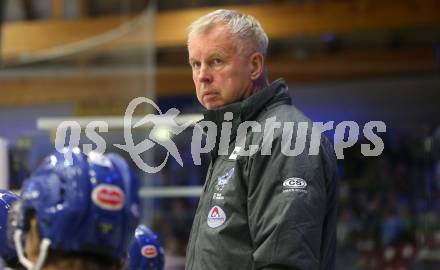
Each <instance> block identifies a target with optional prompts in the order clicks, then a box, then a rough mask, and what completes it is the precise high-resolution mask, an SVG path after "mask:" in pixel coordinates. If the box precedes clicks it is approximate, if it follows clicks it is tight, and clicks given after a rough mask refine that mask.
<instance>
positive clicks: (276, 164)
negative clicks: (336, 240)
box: [247, 139, 326, 270]
mask: <svg viewBox="0 0 440 270" xmlns="http://www.w3.org/2000/svg"><path fill="white" fill-rule="evenodd" d="M293 145H294V144H293ZM306 150H308V148H307V147H306ZM306 150H305V151H303V152H304V153H303V154H300V155H298V156H286V155H284V154H282V153H281V139H275V140H274V141H273V145H272V154H271V155H261V154H260V153H257V154H255V155H253V156H251V157H250V158H249V160H248V166H247V167H248V169H247V172H248V197H247V206H248V220H249V229H250V232H251V238H252V241H253V245H254V249H253V260H254V263H255V265H254V269H307V270H311V269H318V268H319V258H320V246H321V238H322V237H321V236H322V230H323V222H324V218H325V213H326V180H325V177H326V176H325V174H326V173H325V171H326V170H325V169H324V165H323V162H325V161H324V158H323V156H322V153H321V152H322V149H321V151H320V154H319V155H315V156H313V155H312V156H310V155H308V151H306Z"/></svg>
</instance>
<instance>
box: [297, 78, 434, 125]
mask: <svg viewBox="0 0 440 270" xmlns="http://www.w3.org/2000/svg"><path fill="white" fill-rule="evenodd" d="M290 90H291V95H292V97H293V103H294V104H295V105H297V106H298V107H299V108H300V109H301V110H303V111H304V112H305V113H306V114H307V115H308V116H309V117H310V118H311V119H312V120H314V121H325V122H326V121H335V122H340V121H346V120H352V121H356V122H359V123H364V122H367V121H371V120H375V121H384V122H385V123H386V124H387V126H390V127H392V128H396V129H413V128H418V127H419V126H420V125H423V124H427V125H438V124H440V76H420V77H401V78H386V79H370V80H364V81H351V82H350V81H348V82H331V83H329V82H327V83H321V84H314V85H290Z"/></svg>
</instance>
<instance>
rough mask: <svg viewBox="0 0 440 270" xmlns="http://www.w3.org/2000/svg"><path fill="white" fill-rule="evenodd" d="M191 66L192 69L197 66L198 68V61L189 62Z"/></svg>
mask: <svg viewBox="0 0 440 270" xmlns="http://www.w3.org/2000/svg"><path fill="white" fill-rule="evenodd" d="M191 67H192V68H193V69H198V68H200V63H199V62H192V63H191Z"/></svg>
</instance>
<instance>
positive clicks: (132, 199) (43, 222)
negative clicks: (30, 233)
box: [14, 148, 139, 268]
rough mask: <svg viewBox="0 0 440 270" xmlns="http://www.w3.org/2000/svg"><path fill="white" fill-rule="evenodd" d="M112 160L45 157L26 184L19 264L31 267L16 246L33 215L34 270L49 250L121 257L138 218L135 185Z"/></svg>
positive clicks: (68, 152)
mask: <svg viewBox="0 0 440 270" xmlns="http://www.w3.org/2000/svg"><path fill="white" fill-rule="evenodd" d="M114 156H116V155H114ZM112 159H115V158H109V157H108V156H105V155H101V154H99V153H96V152H90V153H89V154H88V155H85V154H83V153H81V151H80V150H79V149H78V148H73V149H67V148H66V149H64V150H63V151H62V152H61V153H60V152H56V153H54V154H53V155H51V156H49V157H47V158H46V159H45V160H44V162H43V164H42V165H41V166H40V167H39V168H38V169H37V170H36V171H35V172H34V173H33V174H32V175H31V177H30V178H29V179H27V180H26V181H25V183H24V184H23V187H22V194H21V196H22V204H21V209H20V214H19V218H18V228H19V229H17V230H16V231H15V232H14V241H15V245H16V248H17V253H18V256H19V259H20V262H21V263H22V264H23V265H25V266H26V267H27V268H32V267H34V266H33V265H32V263H31V262H30V261H28V260H27V259H26V258H25V257H24V255H23V252H22V247H21V246H20V243H21V234H22V233H26V231H27V230H29V221H30V217H31V215H32V214H34V215H35V217H36V218H37V221H38V229H39V233H40V236H41V238H42V246H41V247H40V257H39V259H38V261H37V263H36V265H37V267H36V268H38V265H39V264H41V265H42V264H43V263H44V260H45V256H46V254H45V253H46V252H47V249H48V248H49V249H53V250H58V251H64V252H80V253H88V254H96V255H101V256H107V257H111V258H114V259H123V258H125V257H126V255H127V252H128V249H129V246H130V244H131V241H132V238H133V237H132V235H133V232H134V230H135V228H136V226H137V224H138V220H139V197H138V195H137V192H138V188H139V183H138V180H137V178H136V177H135V175H134V174H127V173H126V172H125V171H123V170H122V169H121V164H126V162H125V160H123V159H122V158H118V160H119V161H118V164H115V163H114V162H112ZM126 168H129V166H128V164H126ZM127 175H129V176H128V177H127Z"/></svg>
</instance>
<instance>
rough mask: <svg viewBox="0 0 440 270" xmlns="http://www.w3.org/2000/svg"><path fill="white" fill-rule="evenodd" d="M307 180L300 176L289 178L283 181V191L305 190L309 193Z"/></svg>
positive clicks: (304, 191)
mask: <svg viewBox="0 0 440 270" xmlns="http://www.w3.org/2000/svg"><path fill="white" fill-rule="evenodd" d="M306 188H307V182H306V181H305V180H304V179H302V178H299V177H291V178H287V179H286V180H284V181H283V192H292V191H296V192H303V193H307V190H306Z"/></svg>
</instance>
